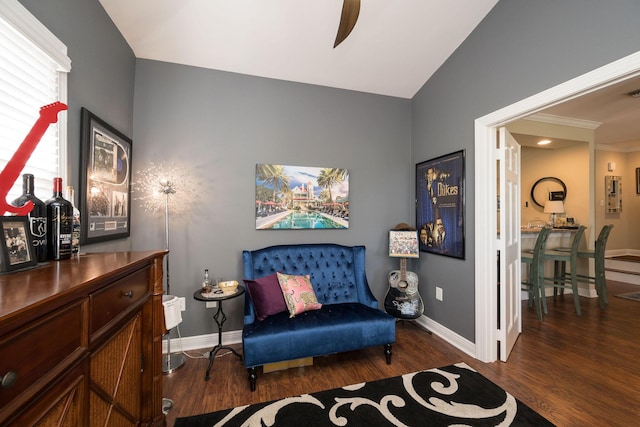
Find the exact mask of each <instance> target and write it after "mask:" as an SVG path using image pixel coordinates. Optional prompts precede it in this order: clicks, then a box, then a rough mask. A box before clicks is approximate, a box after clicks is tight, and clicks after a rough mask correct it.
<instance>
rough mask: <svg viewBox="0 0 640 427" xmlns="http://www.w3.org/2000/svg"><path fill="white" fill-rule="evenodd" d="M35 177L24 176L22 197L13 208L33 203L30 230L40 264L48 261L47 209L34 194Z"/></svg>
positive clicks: (26, 174) (16, 200)
mask: <svg viewBox="0 0 640 427" xmlns="http://www.w3.org/2000/svg"><path fill="white" fill-rule="evenodd" d="M33 180H34V178H33V175H32V174H30V173H25V174H24V175H22V196H20V197H18V198H17V199H15V200H14V201H13V202H11V204H12V205H13V206H17V207H20V206H24V204H25V203H27V202H29V201H31V203H33V209H32V210H31V212H29V214H28V217H29V228H30V229H31V236H32V237H33V246H34V249H35V255H36V259H37V260H38V262H45V261H46V260H47V257H48V255H47V207H46V206H45V204H44V202H43V201H42V200H40V199H38V198H37V197H36V196H35V194H34V193H33V182H34V181H33Z"/></svg>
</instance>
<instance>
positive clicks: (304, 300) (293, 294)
mask: <svg viewBox="0 0 640 427" xmlns="http://www.w3.org/2000/svg"><path fill="white" fill-rule="evenodd" d="M278 282H279V283H280V288H281V289H282V295H283V296H284V302H285V303H286V304H287V308H288V309H289V317H294V316H295V315H296V314H300V313H304V312H305V311H309V310H318V309H320V308H321V307H322V304H320V303H319V302H318V299H317V298H316V293H315V292H314V291H313V286H312V285H311V282H310V281H309V276H294V275H291V274H282V273H278Z"/></svg>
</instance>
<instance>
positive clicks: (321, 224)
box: [255, 163, 350, 230]
mask: <svg viewBox="0 0 640 427" xmlns="http://www.w3.org/2000/svg"><path fill="white" fill-rule="evenodd" d="M255 182H256V205H255V218H256V230H302V229H318V230H326V229H346V228H349V220H350V218H349V209H350V207H349V171H348V170H347V169H342V168H335V167H334V168H326V167H309V166H287V165H278V164H264V163H259V164H257V165H256V176H255Z"/></svg>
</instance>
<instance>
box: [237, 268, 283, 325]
mask: <svg viewBox="0 0 640 427" xmlns="http://www.w3.org/2000/svg"><path fill="white" fill-rule="evenodd" d="M244 283H245V284H246V285H247V290H248V291H249V296H251V302H253V308H254V309H255V311H256V317H257V318H258V320H264V319H266V318H267V316H271V315H273V314H277V313H281V312H283V311H288V309H287V304H286V303H285V301H284V296H283V295H282V289H281V288H280V282H278V275H277V273H273V274H270V275H268V276H264V277H260V278H258V279H255V280H248V279H245V280H244Z"/></svg>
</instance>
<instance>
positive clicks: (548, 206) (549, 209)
mask: <svg viewBox="0 0 640 427" xmlns="http://www.w3.org/2000/svg"><path fill="white" fill-rule="evenodd" d="M544 213H548V214H549V222H550V224H551V226H552V227H555V225H556V219H557V217H556V215H557V214H563V213H564V203H562V200H548V201H547V203H545V204H544Z"/></svg>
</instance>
